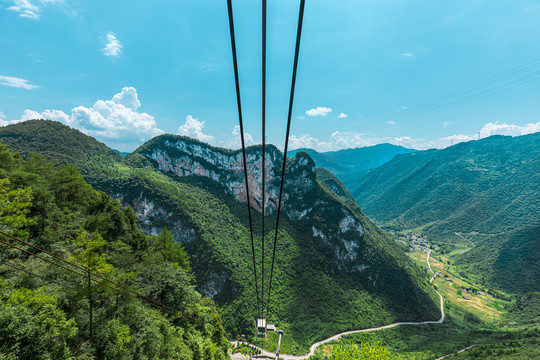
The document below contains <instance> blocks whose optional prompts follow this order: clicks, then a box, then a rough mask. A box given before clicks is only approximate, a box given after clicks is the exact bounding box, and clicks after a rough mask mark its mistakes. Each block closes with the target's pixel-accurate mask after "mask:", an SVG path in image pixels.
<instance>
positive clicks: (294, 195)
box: [132, 135, 368, 295]
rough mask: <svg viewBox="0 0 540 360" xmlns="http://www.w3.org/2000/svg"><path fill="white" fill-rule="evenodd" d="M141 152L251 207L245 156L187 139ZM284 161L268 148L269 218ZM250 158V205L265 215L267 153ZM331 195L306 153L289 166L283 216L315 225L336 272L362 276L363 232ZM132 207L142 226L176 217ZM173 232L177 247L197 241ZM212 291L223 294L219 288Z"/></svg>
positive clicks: (146, 204) (148, 206) (171, 139)
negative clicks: (359, 260) (219, 187)
mask: <svg viewBox="0 0 540 360" xmlns="http://www.w3.org/2000/svg"><path fill="white" fill-rule="evenodd" d="M138 152H139V153H140V154H141V155H143V156H144V157H146V158H147V159H148V160H150V161H151V162H152V163H153V164H154V166H155V167H156V168H157V169H159V170H161V171H162V172H164V173H167V174H170V175H174V176H178V177H187V176H201V177H205V178H208V179H211V180H213V181H215V182H217V183H219V184H220V185H222V186H223V188H224V189H225V191H226V192H228V193H229V194H231V195H232V196H234V198H235V199H236V200H237V201H238V202H241V203H247V196H246V187H245V177H244V166H243V160H242V152H241V151H230V150H226V149H220V148H215V147H211V146H209V145H207V144H203V143H200V142H197V141H194V140H193V139H189V138H185V137H180V136H172V135H163V136H160V137H158V138H155V139H154V140H152V141H151V142H149V143H148V144H147V145H145V146H144V147H143V148H142V149H140V150H138ZM282 156H283V155H282V153H281V152H280V151H279V150H278V149H277V148H276V147H275V146H273V145H269V146H267V149H266V158H265V170H266V171H265V172H266V199H265V200H266V205H265V207H266V215H271V214H274V213H275V212H276V209H277V204H278V198H279V186H280V181H281V169H282V164H283V162H282V161H283V160H282V159H283V158H282ZM246 157H247V163H248V183H249V192H250V203H251V206H252V208H253V209H255V210H256V211H259V212H260V211H261V205H262V147H261V146H253V147H250V148H248V149H247V151H246ZM329 191H330V192H331V191H332V190H329V189H326V190H324V189H323V188H322V186H321V184H320V182H319V181H318V179H317V174H316V171H315V163H314V161H313V160H312V159H311V157H310V156H309V155H308V154H307V153H305V152H299V153H297V154H296V156H295V158H294V159H289V160H288V162H287V167H286V174H285V182H284V190H283V199H282V215H285V216H286V217H287V218H288V220H289V221H291V222H293V223H298V222H303V223H305V222H313V225H312V227H313V239H314V241H316V242H317V243H318V244H319V245H320V246H321V247H323V248H326V250H327V251H329V252H331V253H332V254H333V256H334V258H333V259H332V263H333V264H335V266H336V268H337V270H340V271H341V270H346V271H351V272H360V271H363V270H365V269H366V268H367V267H368V265H365V264H359V263H357V261H356V260H357V258H358V252H359V250H360V249H361V247H362V244H361V243H362V241H361V240H362V236H363V235H364V230H363V226H362V224H361V222H360V220H359V219H358V218H357V217H356V216H355V215H354V214H353V212H352V211H351V210H350V209H348V208H346V207H344V206H343V205H342V204H341V203H340V202H338V201H337V200H336V199H335V198H333V197H332V195H330V196H328V195H329V194H328V192H329ZM325 192H326V193H325ZM324 195H326V196H324ZM132 206H133V207H134V208H135V211H136V213H137V215H138V220H139V223H142V224H146V223H148V224H155V223H156V221H155V220H156V219H172V218H174V217H171V215H172V214H166V213H165V214H163V211H162V210H160V209H157V208H154V206H155V205H154V204H153V203H152V202H151V201H149V200H147V199H140V200H139V201H138V202H137V203H136V204H132ZM160 211H161V213H160ZM329 218H332V219H335V220H333V221H331V222H330V221H324V222H325V223H324V224H322V225H323V226H320V225H318V224H317V222H318V221H317V219H324V220H327V219H329ZM159 223H161V221H160V222H159ZM143 228H144V227H143ZM145 230H146V231H148V230H151V231H150V233H154V232H155V229H153V228H147V229H145ZM171 230H172V232H173V235H175V238H176V239H177V241H181V242H186V241H190V240H193V239H194V238H195V233H194V231H192V230H190V229H186V228H185V227H182V224H181V222H180V223H178V222H177V223H175V225H174V226H173V227H172V228H171ZM175 230H176V231H175ZM186 233H187V234H188V235H186ZM180 234H182V235H180ZM190 234H192V235H190ZM213 278H215V280H216V281H218V279H220V278H221V276H213ZM218 282H219V281H218ZM213 288H215V289H216V290H218V291H219V287H217V288H216V287H213ZM212 293H213V291H208V294H209V295H211V294H212Z"/></svg>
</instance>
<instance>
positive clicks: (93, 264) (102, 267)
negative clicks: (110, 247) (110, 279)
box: [70, 228, 112, 274]
mask: <svg viewBox="0 0 540 360" xmlns="http://www.w3.org/2000/svg"><path fill="white" fill-rule="evenodd" d="M74 242H75V243H76V244H77V245H78V246H80V247H82V248H83V249H82V251H81V252H78V253H77V254H76V255H74V256H73V257H72V259H70V260H71V261H73V260H74V261H75V262H78V263H79V264H81V265H82V266H84V267H85V268H87V269H88V270H89V271H90V272H92V273H95V274H107V273H110V272H111V270H112V265H111V264H107V262H106V261H105V256H104V255H103V253H102V252H103V247H104V246H105V244H106V242H105V240H103V238H102V237H101V235H100V234H99V232H97V231H94V232H93V233H91V234H89V233H88V232H86V231H85V230H84V229H82V228H81V229H79V231H78V232H77V238H76V239H75V240H74Z"/></svg>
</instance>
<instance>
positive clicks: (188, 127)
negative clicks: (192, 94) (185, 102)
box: [178, 115, 214, 143]
mask: <svg viewBox="0 0 540 360" xmlns="http://www.w3.org/2000/svg"><path fill="white" fill-rule="evenodd" d="M203 128H204V121H199V119H195V118H194V117H193V116H191V115H188V116H186V122H185V123H184V125H180V127H178V135H184V136H189V137H192V138H195V139H197V140H200V141H203V142H206V143H212V142H214V137H213V136H211V135H207V134H205V133H203V132H202V129H203Z"/></svg>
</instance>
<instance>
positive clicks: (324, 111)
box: [306, 106, 332, 116]
mask: <svg viewBox="0 0 540 360" xmlns="http://www.w3.org/2000/svg"><path fill="white" fill-rule="evenodd" d="M331 112H332V109H331V108H329V107H326V106H317V107H316V108H315V109H310V110H307V111H306V114H307V115H308V116H326V115H328V114H329V113H331Z"/></svg>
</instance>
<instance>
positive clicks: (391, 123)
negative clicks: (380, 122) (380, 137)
mask: <svg viewBox="0 0 540 360" xmlns="http://www.w3.org/2000/svg"><path fill="white" fill-rule="evenodd" d="M387 124H388V125H396V122H395V121H392V120H389V121H388V122H387Z"/></svg>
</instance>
